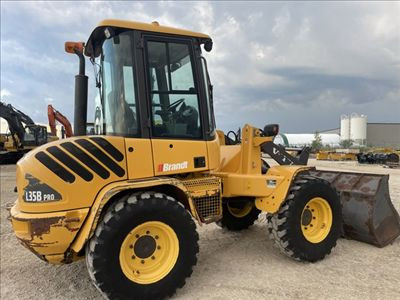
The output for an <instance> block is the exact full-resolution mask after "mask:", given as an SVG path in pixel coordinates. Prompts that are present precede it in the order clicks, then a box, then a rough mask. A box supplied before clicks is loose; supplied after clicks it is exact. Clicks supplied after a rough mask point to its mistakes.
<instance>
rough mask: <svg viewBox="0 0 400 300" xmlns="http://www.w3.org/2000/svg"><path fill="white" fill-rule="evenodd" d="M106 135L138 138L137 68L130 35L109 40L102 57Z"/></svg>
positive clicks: (121, 35)
mask: <svg viewBox="0 0 400 300" xmlns="http://www.w3.org/2000/svg"><path fill="white" fill-rule="evenodd" d="M101 66H102V83H103V84H102V88H103V92H102V94H103V133H104V134H107V135H118V136H137V135H138V117H137V113H136V99H135V84H136V82H135V81H136V78H135V76H134V74H135V72H134V70H135V66H134V60H133V51H132V37H131V34H130V33H129V32H125V33H121V34H119V35H118V36H115V37H113V38H111V39H108V40H105V41H104V44H103V47H102V55H101Z"/></svg>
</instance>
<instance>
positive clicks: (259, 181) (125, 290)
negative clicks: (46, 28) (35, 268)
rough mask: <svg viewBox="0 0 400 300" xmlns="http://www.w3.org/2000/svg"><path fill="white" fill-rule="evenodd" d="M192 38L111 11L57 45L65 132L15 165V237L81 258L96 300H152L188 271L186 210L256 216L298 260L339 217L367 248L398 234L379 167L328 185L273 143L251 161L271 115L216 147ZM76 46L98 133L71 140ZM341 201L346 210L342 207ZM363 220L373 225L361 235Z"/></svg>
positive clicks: (266, 137) (83, 99)
mask: <svg viewBox="0 0 400 300" xmlns="http://www.w3.org/2000/svg"><path fill="white" fill-rule="evenodd" d="M201 46H203V47H204V49H205V50H206V51H211V49H212V40H211V38H210V37H209V36H208V35H205V34H201V33H196V32H191V31H187V30H180V29H174V28H169V27H163V26H160V25H159V24H158V23H157V22H153V23H152V24H143V23H136V22H128V21H117V20H105V21H103V22H101V23H100V25H99V26H98V27H96V28H95V29H94V31H93V32H92V34H91V35H90V37H89V40H88V41H87V43H86V45H85V46H84V45H83V43H72V42H68V43H66V51H67V52H69V53H75V54H77V55H78V57H79V61H80V68H79V74H78V75H77V76H76V77H75V116H74V132H75V134H76V135H78V136H77V137H73V138H69V139H66V140H62V141H56V142H53V143H51V144H48V145H45V146H41V147H39V148H37V149H35V150H34V151H32V152H31V154H30V155H29V157H27V158H26V159H24V160H22V161H20V162H19V163H18V165H17V187H18V200H17V202H16V204H15V205H14V206H13V208H12V209H11V220H12V223H13V227H14V231H15V234H16V236H17V237H18V238H19V239H20V240H21V242H22V243H24V244H25V245H26V246H27V247H28V248H29V249H30V250H31V251H33V252H34V253H35V254H36V255H37V256H38V257H40V258H42V259H43V260H46V261H48V262H51V263H70V262H73V261H75V260H78V259H79V258H83V257H85V258H86V264H87V268H88V271H89V274H90V277H91V279H92V280H93V282H94V284H95V285H96V287H97V288H98V289H99V290H100V291H101V292H102V293H103V295H104V296H105V297H107V298H114V299H116V298H118V299H128V298H132V297H135V298H138V299H158V298H162V297H167V296H170V295H172V294H173V293H174V292H175V290H176V289H177V288H178V287H182V286H183V285H184V284H185V280H186V278H187V277H189V276H190V275H191V273H192V267H193V266H194V265H195V264H196V262H197V253H198V251H199V246H198V234H197V232H196V226H195V223H194V220H197V222H199V223H200V224H204V223H206V224H207V223H211V222H218V224H219V225H220V226H221V227H223V228H226V229H228V230H242V229H246V228H248V227H249V226H250V225H252V224H253V223H254V221H255V220H256V219H257V217H258V215H259V213H260V212H261V211H264V212H267V213H268V233H269V235H270V237H271V238H272V240H273V241H274V243H275V245H276V246H277V247H278V248H279V249H280V250H281V251H282V252H283V253H284V254H286V255H287V256H289V257H292V258H294V259H297V260H303V261H311V262H314V261H318V260H320V259H323V258H324V257H325V256H326V255H327V254H329V253H330V252H331V250H332V248H333V247H334V246H335V245H336V240H337V239H338V237H339V236H340V235H341V234H342V229H343V228H342V223H343V222H344V224H345V225H346V226H352V228H351V230H350V231H346V230H345V231H344V234H345V236H347V237H351V238H355V239H359V240H362V241H367V242H370V243H375V244H378V245H379V246H381V245H384V244H387V243H388V242H389V241H392V240H393V239H394V238H396V237H397V236H398V235H399V217H398V215H397V212H396V211H395V210H394V209H393V207H392V206H390V205H389V204H388V203H390V200H389V199H388V198H387V197H388V196H387V195H388V187H387V185H386V184H384V183H385V182H384V181H383V180H382V177H379V176H381V175H374V174H373V175H360V176H362V178H361V179H360V180H358V178H356V177H354V179H349V183H351V184H349V185H344V184H341V183H342V181H344V180H345V178H347V177H345V175H342V174H341V173H336V174H337V176H336V177H337V178H340V184H336V183H335V178H336V177H335V178H333V179H331V178H327V174H328V172H325V171H317V170H315V169H314V168H311V167H307V166H305V165H294V164H295V162H294V161H291V160H290V159H289V158H290V157H286V154H285V153H284V152H283V151H281V156H277V158H275V157H273V158H274V159H278V160H279V158H281V159H280V160H279V163H280V164H281V165H278V166H269V165H265V164H264V163H263V162H262V149H264V146H265V145H270V146H273V145H272V144H271V143H272V142H273V139H274V137H275V136H276V135H277V134H278V126H277V125H276V124H273V125H267V126H265V127H264V128H263V129H259V128H255V127H252V126H250V125H247V124H246V125H245V126H244V127H243V129H242V130H241V134H240V137H241V140H240V142H239V143H236V144H228V143H225V137H224V134H223V133H222V132H221V131H217V130H216V127H215V120H214V109H213V89H212V85H211V82H210V78H209V75H208V71H207V63H206V60H205V59H204V58H203V57H202V56H201ZM83 53H84V54H85V55H86V56H89V57H90V59H91V61H92V62H93V63H94V62H95V59H97V58H99V57H100V60H99V61H100V65H101V69H100V70H99V76H98V77H99V78H98V80H97V81H98V82H97V86H98V87H100V88H99V89H100V90H99V91H100V95H101V96H100V97H101V103H102V105H103V107H102V108H101V109H102V110H103V114H102V120H103V124H102V125H103V126H102V132H103V135H101V136H84V135H85V132H86V123H87V122H86V115H87V82H88V78H87V76H86V75H85V60H84V56H83ZM96 77H97V76H96ZM270 149H272V150H268V151H272V152H271V153H273V154H274V152H276V151H278V152H279V151H280V150H281V149H279V148H275V147H271V148H270ZM274 149H275V150H274ZM282 157H286V159H283V158H282ZM305 158H306V155H303V157H302V158H298V160H297V162H296V163H299V162H300V161H304V160H305ZM316 172H317V173H316ZM368 176H372V177H374V176H378V179H377V180H376V182H375V183H374V184H375V185H376V184H377V185H378V188H377V187H375V188H372V187H370V185H369V184H368V182H371V186H372V185H373V182H372V181H369V180H368ZM325 179H329V180H325ZM353 181H354V182H353ZM357 181H359V182H360V184H363V187H364V185H365V186H366V187H369V188H368V189H365V188H363V187H360V186H359V185H358V183H357ZM335 186H336V188H337V190H336V189H335ZM337 191H339V196H338V193H337ZM382 194H384V195H385V196H384V197H386V198H384V199H383V200H382V198H381V197H382ZM364 196H365V197H366V196H368V197H369V201H363V202H361V204H360V205H361V206H362V209H360V213H362V214H363V215H362V217H364V218H365V219H364V221H366V222H365V224H364V225H363V224H362V223H360V222H359V221H358V220H359V219H357V218H355V219H354V220H355V221H354V222H357V226H353V225H355V224H354V223H353V222H352V217H351V216H350V215H352V214H355V215H356V214H357V213H358V212H357V211H354V209H353V208H355V209H357V210H358V208H359V207H358V206H356V202H355V201H356V200H357V199H359V197H364ZM339 197H340V199H339ZM363 199H364V198H363ZM344 200H346V201H349V206H344V207H343V217H342V205H343V201H344ZM340 201H342V205H341V204H340V203H341V202H340ZM374 201H375V203H374ZM382 203H383V205H385V204H387V205H386V206H385V207H384V209H383V210H382V209H381V208H382V207H383V206H381V204H382ZM364 206H366V207H367V208H369V207H372V209H371V210H365V209H364ZM367 211H368V214H367V215H365V214H364V213H366V212H367ZM370 211H372V213H371V214H370V213H369V212H370ZM388 218H389V219H390V220H391V221H390V222H386V220H387V219H388ZM371 222H372V223H373V224H374V226H376V228H377V229H376V230H371V231H368V230H369V227H368V226H369V224H371ZM367 227H368V228H367ZM345 228H346V227H345ZM349 229H350V228H349ZM349 232H350V233H351V234H349ZM361 234H362V237H360V236H361ZM374 234H375V235H379V237H377V238H374V239H373V238H372V237H370V235H374ZM365 235H366V236H365ZM381 236H384V238H383V239H381Z"/></svg>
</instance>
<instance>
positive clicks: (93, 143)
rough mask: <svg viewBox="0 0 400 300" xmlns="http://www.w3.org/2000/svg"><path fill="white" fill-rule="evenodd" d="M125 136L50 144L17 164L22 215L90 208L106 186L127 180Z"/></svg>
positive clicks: (89, 138)
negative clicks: (23, 213)
mask: <svg viewBox="0 0 400 300" xmlns="http://www.w3.org/2000/svg"><path fill="white" fill-rule="evenodd" d="M124 143H125V142H124V139H123V138H122V137H109V136H107V137H104V136H85V137H73V138H68V139H64V140H58V141H54V142H51V143H47V144H45V145H42V146H40V147H37V148H35V149H34V150H32V151H30V152H28V153H27V154H26V155H25V156H24V157H23V158H22V159H21V160H19V162H18V163H17V189H18V202H19V207H20V209H21V211H23V212H50V211H52V212H54V211H62V210H70V209H77V208H85V207H90V206H91V205H92V203H93V201H94V199H95V197H96V195H97V193H98V192H99V191H100V190H101V189H102V188H103V187H104V186H106V185H107V184H109V183H112V182H115V181H120V180H125V179H127V171H126V158H125V156H126V154H125V144H124Z"/></svg>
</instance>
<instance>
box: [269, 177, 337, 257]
mask: <svg viewBox="0 0 400 300" xmlns="http://www.w3.org/2000/svg"><path fill="white" fill-rule="evenodd" d="M316 197H320V198H323V199H324V200H325V201H326V202H327V203H328V204H329V207H330V209H331V212H332V213H331V216H332V225H331V227H330V230H329V233H328V234H327V236H326V237H324V238H323V240H321V241H320V242H310V241H309V240H307V238H306V237H305V235H304V234H303V231H302V227H301V226H302V225H303V224H302V222H303V219H302V218H303V216H302V214H303V209H305V207H306V205H307V203H308V202H309V201H310V200H311V199H313V198H316ZM312 218H313V219H314V217H312ZM311 222H312V221H311ZM267 223H268V232H269V237H270V238H271V239H272V240H273V241H274V244H275V246H276V247H277V248H279V249H280V251H281V252H282V253H284V254H285V255H287V256H289V257H291V258H293V259H296V260H302V261H309V262H315V261H318V260H321V259H323V258H324V257H325V256H326V255H328V254H330V252H331V250H332V248H334V247H335V246H336V241H337V239H338V238H339V237H340V235H341V228H342V209H341V205H340V201H339V197H338V195H337V193H336V190H335V189H334V188H333V187H332V186H331V185H330V184H329V183H328V182H326V181H324V180H322V179H318V178H315V177H312V176H308V175H300V176H297V178H296V179H295V181H294V183H293V185H292V186H291V188H290V192H289V194H288V196H287V198H286V200H285V202H284V203H283V204H282V206H281V208H280V209H279V211H278V212H277V213H275V214H273V215H268V216H267Z"/></svg>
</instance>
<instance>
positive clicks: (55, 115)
mask: <svg viewBox="0 0 400 300" xmlns="http://www.w3.org/2000/svg"><path fill="white" fill-rule="evenodd" d="M47 117H48V119H49V126H50V130H51V133H52V134H53V135H54V136H56V135H57V128H56V121H58V122H60V123H61V125H63V126H64V129H65V136H66V137H67V138H68V137H71V136H73V135H74V134H73V132H72V126H71V123H70V122H69V121H68V119H67V117H65V116H64V115H63V114H62V113H60V112H59V111H58V110H56V109H55V108H54V107H53V106H52V105H51V104H49V105H48V106H47ZM63 135H64V132H63V134H62V138H64V136H63Z"/></svg>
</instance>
